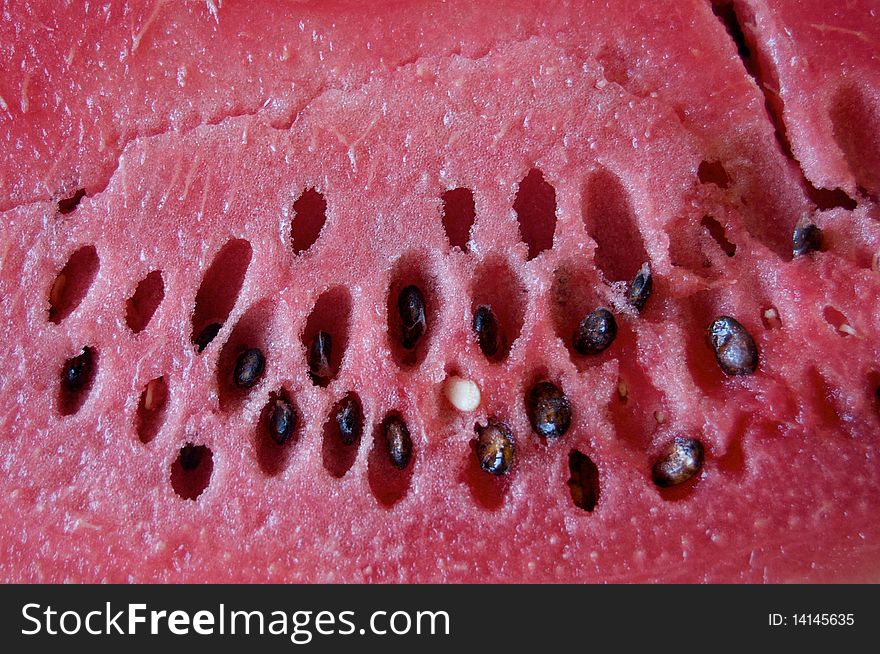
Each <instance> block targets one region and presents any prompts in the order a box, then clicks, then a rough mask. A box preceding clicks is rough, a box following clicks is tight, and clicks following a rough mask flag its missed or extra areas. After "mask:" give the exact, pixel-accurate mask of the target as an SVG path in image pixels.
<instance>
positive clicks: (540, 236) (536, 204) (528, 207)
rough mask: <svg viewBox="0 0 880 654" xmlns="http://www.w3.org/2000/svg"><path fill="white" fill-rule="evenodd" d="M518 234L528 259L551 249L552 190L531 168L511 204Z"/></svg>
mask: <svg viewBox="0 0 880 654" xmlns="http://www.w3.org/2000/svg"><path fill="white" fill-rule="evenodd" d="M513 209H514V211H515V212H516V217H517V220H518V221H519V232H520V236H522V240H523V241H524V242H525V244H526V245H527V246H528V248H529V254H528V258H529V260H531V259H534V258H535V257H537V256H538V255H539V254H541V252H543V251H544V250H549V249H550V248H552V247H553V234H554V232H555V231H556V189H554V188H553V186H552V185H551V184H550V183H549V182H547V181H545V180H544V174H543V173H542V172H541V171H540V170H538V169H537V168H532V169H531V170H530V171H529V173H528V175H526V176H525V177H524V178H523V180H522V181H521V182H520V184H519V190H518V191H517V193H516V198H515V199H514V201H513Z"/></svg>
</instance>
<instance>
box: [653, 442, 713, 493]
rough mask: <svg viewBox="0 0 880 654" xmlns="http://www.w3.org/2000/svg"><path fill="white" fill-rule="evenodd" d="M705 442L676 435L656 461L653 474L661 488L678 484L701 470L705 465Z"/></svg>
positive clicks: (655, 481)
mask: <svg viewBox="0 0 880 654" xmlns="http://www.w3.org/2000/svg"><path fill="white" fill-rule="evenodd" d="M703 456H704V452H703V444H702V443H700V441H698V440H697V439H695V438H686V437H684V436H676V437H675V439H674V440H673V441H672V442H671V443H668V444H667V445H666V446H665V447H664V448H663V450H662V451H661V453H660V456H658V457H657V460H656V461H655V462H654V467H653V468H652V469H651V476H652V478H653V479H654V483H655V484H657V485H658V486H660V487H661V488H668V487H670V486H677V485H678V484H682V483H684V482H686V481H687V480H688V479H690V478H691V477H693V476H694V475H696V474H697V473H698V472H700V469H701V468H702V467H703Z"/></svg>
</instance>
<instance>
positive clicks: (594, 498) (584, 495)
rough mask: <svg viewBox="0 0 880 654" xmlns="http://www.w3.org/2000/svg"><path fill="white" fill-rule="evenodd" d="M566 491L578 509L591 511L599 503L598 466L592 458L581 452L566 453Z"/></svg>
mask: <svg viewBox="0 0 880 654" xmlns="http://www.w3.org/2000/svg"><path fill="white" fill-rule="evenodd" d="M568 471H569V473H570V475H571V476H570V477H569V478H568V482H567V484H568V492H569V493H570V494H571V501H572V502H574V505H575V506H576V507H578V508H579V509H583V510H584V511H586V512H587V513H592V512H593V511H594V510H595V509H596V504H598V503H599V468H597V467H596V464H595V463H593V459H591V458H590V457H589V456H587V455H586V454H584V453H583V452H581V451H580V450H572V451H571V452H569V454H568Z"/></svg>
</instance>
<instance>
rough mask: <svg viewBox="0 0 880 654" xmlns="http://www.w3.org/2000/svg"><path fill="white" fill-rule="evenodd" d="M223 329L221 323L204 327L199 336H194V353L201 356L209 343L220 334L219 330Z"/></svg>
mask: <svg viewBox="0 0 880 654" xmlns="http://www.w3.org/2000/svg"><path fill="white" fill-rule="evenodd" d="M222 327H223V324H222V323H219V322H212V323H209V324H207V325H205V328H204V329H202V331H200V332H199V335H198V336H196V338H195V340H194V341H193V343H194V344H195V346H196V352H198V353H199V354H201V353H202V352H203V351H204V350H205V348H206V347H208V345H210V343H211V341H213V340H214V339H215V338H217V334H219V333H220V329H221V328H222Z"/></svg>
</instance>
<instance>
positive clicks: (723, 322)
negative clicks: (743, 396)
mask: <svg viewBox="0 0 880 654" xmlns="http://www.w3.org/2000/svg"><path fill="white" fill-rule="evenodd" d="M709 343H710V345H711V346H712V349H713V350H715V358H716V359H717V360H718V365H719V366H720V367H721V370H723V371H724V373H725V374H727V375H730V376H735V375H750V374H752V373H753V372H755V370H756V369H757V368H758V348H757V346H756V345H755V341H754V339H752V336H751V334H749V332H748V331H746V328H745V327H743V326H742V325H741V324H740V323H739V322H738V321H737V320H736V319H734V318H731V317H730V316H720V317H719V318H716V319H715V321H714V322H713V323H712V324H711V325H710V326H709Z"/></svg>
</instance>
